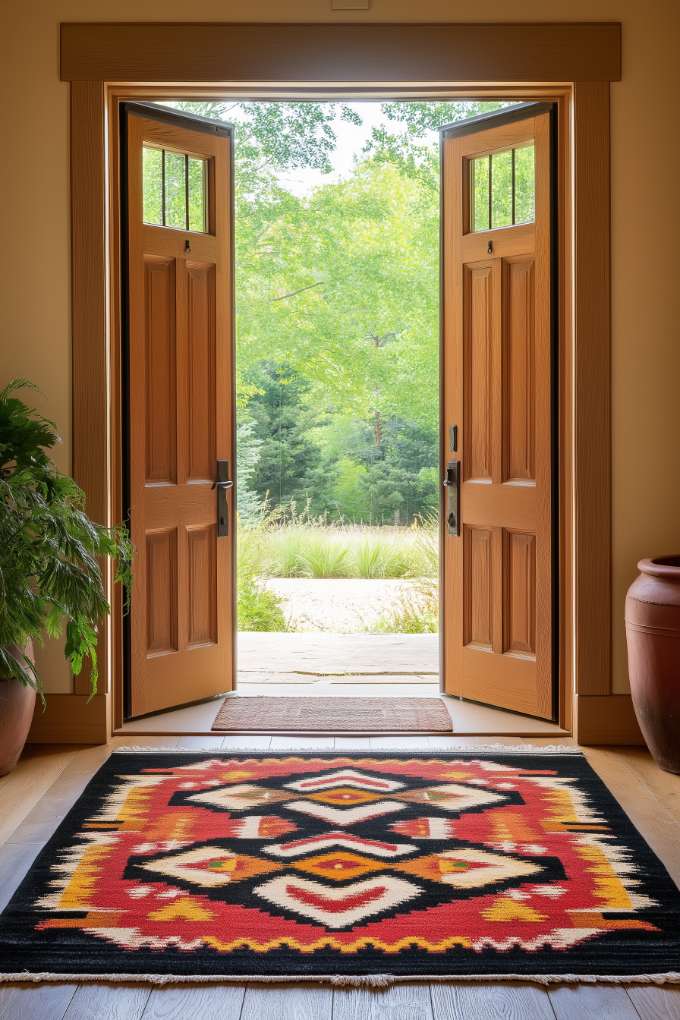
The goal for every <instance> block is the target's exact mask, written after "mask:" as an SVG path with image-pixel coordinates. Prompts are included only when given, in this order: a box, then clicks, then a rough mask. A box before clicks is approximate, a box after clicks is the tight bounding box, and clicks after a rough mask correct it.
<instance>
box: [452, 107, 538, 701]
mask: <svg viewBox="0 0 680 1020" xmlns="http://www.w3.org/2000/svg"><path fill="white" fill-rule="evenodd" d="M551 117H552V112H551V108H550V105H549V104H543V103H535V104H533V103H532V104H523V105H522V106H521V107H515V108H509V109H507V110H504V111H502V112H500V113H495V114H490V115H485V116H482V117H477V118H474V119H473V120H471V121H467V122H462V123H459V124H454V125H451V126H449V127H447V128H444V129H443V130H442V133H441V152H442V252H441V257H442V262H443V265H442V301H443V310H442V359H443V365H442V373H443V394H442V426H443V427H442V451H441V454H442V463H443V465H444V486H443V498H442V531H443V538H442V543H443V555H442V563H443V592H442V635H441V637H442V643H443V674H444V689H445V691H446V693H448V694H455V695H459V696H461V697H464V698H469V699H471V700H474V701H479V702H483V703H486V704H489V705H494V706H498V707H500V708H504V709H510V710H513V711H516V712H521V713H525V714H528V715H532V716H539V717H541V718H544V719H551V718H553V715H554V708H553V705H554V679H555V678H554V677H553V634H552V626H553V624H552V620H553V577H552V545H553V527H552V512H553V511H552V478H553V470H554V465H553V459H554V458H553V439H552V421H553V397H552V300H553V298H552V294H551V281H552V264H551V262H552V254H551V253H552V243H551V230H552V210H551V203H552V201H553V197H552V186H551V179H552V167H551V158H552V157H551V150H552V145H551Z"/></svg>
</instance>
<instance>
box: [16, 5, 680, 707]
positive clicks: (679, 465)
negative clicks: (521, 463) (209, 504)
mask: <svg viewBox="0 0 680 1020" xmlns="http://www.w3.org/2000/svg"><path fill="white" fill-rule="evenodd" d="M482 14H483V20H486V21H508V20H516V21H545V20H546V14H549V16H550V20H555V21H559V20H563V21H567V20H569V21H578V20H583V21H587V20H598V21H607V20H611V21H621V22H622V23H623V80H622V81H621V82H619V83H616V84H615V85H613V87H612V189H613V190H612V215H613V219H612V244H613V256H612V263H613V265H612V270H613V272H612V326H613V338H612V343H613V350H612V354H613V361H612V365H613V367H612V387H613V520H614V532H613V585H614V689H615V690H616V691H625V690H627V688H628V682H627V676H626V654H625V638H624V630H623V602H624V597H625V592H626V588H627V586H628V584H629V583H630V581H631V580H632V578H633V577H634V576H635V572H636V571H635V563H636V561H637V559H639V558H640V557H642V556H646V555H657V554H662V553H667V552H680V458H679V457H678V452H677V444H678V434H679V432H680V428H679V421H678V398H677V396H676V390H677V380H678V379H680V335H679V334H680V328H679V325H678V324H679V323H680V284H679V283H678V270H677V263H676V262H675V259H674V256H673V252H674V249H675V244H676V233H675V231H676V229H677V228H678V221H679V218H680V216H679V212H678V210H679V208H680V206H679V205H678V200H677V184H676V174H677V168H678V166H680V159H679V157H680V138H679V136H678V131H677V129H676V126H675V125H677V99H678V96H679V95H680V61H678V57H677V54H678V52H680V46H679V43H680V5H678V4H677V0H645V2H644V3H643V2H642V0H552V2H551V3H550V4H549V5H546V3H545V0H515V2H514V3H513V4H512V5H511V6H509V5H508V4H507V2H505V0H486V3H485V5H484V9H483V12H482ZM96 19H99V20H102V21H184V20H192V21H229V20H233V21H279V22H280V21H330V22H333V21H341V20H344V21H362V20H366V21H368V20H370V21H403V22H408V21H418V22H424V21H431V22H436V21H465V20H468V21H475V22H478V21H480V20H482V19H481V18H480V9H479V6H478V4H477V3H475V2H474V0H458V2H457V3H456V4H455V5H452V4H451V3H450V2H448V0H421V2H420V3H419V4H417V5H415V6H414V5H413V3H412V2H411V0H371V9H370V11H368V12H361V11H348V12H341V13H340V12H331V11H330V0H287V2H286V4H285V13H284V5H282V4H281V2H280V0H250V2H249V3H245V2H238V0H194V3H193V4H192V5H191V9H190V10H188V9H187V7H186V4H184V3H181V2H179V0H162V2H160V0H99V3H98V4H96V5H93V4H92V3H90V2H88V0H4V4H3V5H2V11H1V12H0V39H1V40H2V42H1V43H0V46H1V48H2V60H1V61H0V83H1V85H2V96H3V103H2V105H1V106H0V125H1V127H2V137H3V138H4V139H5V152H4V154H3V160H2V163H1V168H0V175H1V179H2V182H3V188H2V195H3V199H4V201H3V218H4V222H5V228H4V236H3V239H2V243H1V244H0V281H2V283H1V284H0V383H2V382H4V381H6V380H7V379H8V378H10V377H12V376H16V375H22V376H27V377H29V378H30V379H32V380H33V381H34V382H35V383H37V384H38V386H39V387H40V388H41V391H42V392H41V394H39V395H38V396H37V398H36V403H37V404H38V405H39V407H40V408H41V410H43V411H45V412H46V413H47V414H49V415H50V416H51V417H53V418H54V419H55V420H56V421H57V423H58V425H59V428H60V430H61V432H62V435H63V437H64V442H63V444H62V446H61V447H60V449H59V451H58V455H57V456H58V463H59V466H60V467H62V468H64V469H68V467H69V464H70V436H69V432H70V413H71V364H70V359H71V352H70V336H69V329H70V326H69V321H70V289H69V288H70V283H69V167H68V88H67V86H66V84H64V83H63V82H60V81H59V35H58V30H59V23H60V22H61V21H92V20H96ZM42 656H43V660H42V669H43V675H44V677H45V679H46V682H47V687H48V689H49V690H53V691H55V690H68V689H70V688H69V684H70V681H69V678H68V675H67V672H66V669H65V668H64V665H63V662H62V661H61V658H60V652H59V650H58V649H57V650H55V649H53V648H48V649H46V650H44V651H43V653H42Z"/></svg>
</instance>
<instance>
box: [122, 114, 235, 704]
mask: <svg viewBox="0 0 680 1020" xmlns="http://www.w3.org/2000/svg"><path fill="white" fill-rule="evenodd" d="M122 123H123V132H124V146H123V151H124V153H125V157H126V165H125V167H124V173H125V180H124V184H125V186H126V187H125V188H124V194H123V198H124V201H123V203H122V206H123V215H124V217H125V223H124V227H125V231H124V233H125V235H126V237H127V253H126V267H125V268H126V272H125V274H124V275H125V279H126V297H127V309H128V315H127V334H128V336H127V341H128V345H127V352H128V358H127V365H128V372H127V375H128V401H127V407H128V436H129V442H128V488H129V507H130V525H131V531H132V539H133V542H134V544H135V548H136V558H135V569H134V584H133V591H132V608H131V619H130V632H129V634H130V640H129V659H128V663H127V674H128V676H127V691H126V695H127V697H126V716H127V717H128V718H129V717H134V716H139V715H144V714H147V713H149V712H155V711H159V710H161V709H167V708H172V707H174V706H177V705H182V704H186V703H188V702H192V701H197V700H200V699H202V698H207V697H211V696H214V695H217V694H221V693H223V692H225V691H228V690H231V689H232V687H233V682H234V585H233V564H234V548H233V543H234V513H233V509H234V508H233V504H232V500H233V489H232V490H230V491H229V492H228V494H227V500H228V503H227V528H226V534H223V532H224V530H225V529H224V527H220V528H218V522H217V493H216V490H215V488H214V482H215V480H216V479H217V470H218V469H217V463H218V461H226V462H227V467H226V471H227V474H228V477H229V479H230V480H231V479H233V471H234V463H235V457H234V452H235V451H234V428H233V409H234V396H233V391H234V367H233V340H232V337H233V308H232V304H233V299H232V260H233V252H232V240H231V239H232V195H231V187H232V185H231V181H232V174H231V161H232V148H233V135H232V130H231V128H230V127H229V126H228V125H225V124H216V123H215V122H213V121H207V120H202V119H199V118H194V117H187V116H185V115H183V114H176V113H175V112H174V111H169V110H164V109H163V108H154V107H152V106H147V105H146V104H134V103H129V104H125V106H124V108H123V119H122ZM156 171H158V174H156ZM156 176H158V179H156Z"/></svg>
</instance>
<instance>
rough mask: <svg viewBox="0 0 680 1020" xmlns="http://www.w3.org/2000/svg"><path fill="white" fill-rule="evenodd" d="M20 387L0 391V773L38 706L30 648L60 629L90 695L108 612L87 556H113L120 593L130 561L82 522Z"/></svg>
mask: <svg viewBox="0 0 680 1020" xmlns="http://www.w3.org/2000/svg"><path fill="white" fill-rule="evenodd" d="M26 388H33V387H32V386H31V384H30V383H29V382H27V380H24V379H15V380H14V381H12V382H10V383H9V384H8V385H7V386H6V387H5V388H4V389H3V390H0V775H3V774H4V773H6V772H9V771H10V770H11V769H12V768H14V766H15V765H16V762H17V760H18V758H19V755H20V754H21V751H22V750H23V746H24V743H25V742H26V737H27V736H28V730H29V727H30V725H31V720H32V718H33V711H34V707H35V700H36V694H37V695H38V696H39V697H40V698H41V700H43V701H44V693H43V686H42V683H41V680H40V677H39V675H38V671H37V669H36V664H35V657H34V642H35V641H40V640H41V639H42V638H43V636H44V635H49V636H50V637H58V636H59V635H60V634H61V633H62V632H63V630H64V628H65V632H66V635H65V637H66V640H65V648H64V653H65V656H66V658H67V660H68V662H69V664H70V667H71V670H72V672H73V673H74V674H75V675H77V674H78V673H80V671H81V670H82V668H83V665H84V663H85V662H86V661H89V663H90V677H91V686H92V693H94V692H95V691H96V689H97V679H98V670H97V626H98V624H99V622H100V620H101V619H102V618H103V617H104V616H106V614H107V613H108V612H109V604H108V602H107V599H106V595H105V592H104V587H103V583H102V575H101V570H100V567H99V564H98V562H97V558H98V557H106V556H111V557H115V558H116V560H117V570H116V580H118V581H122V582H124V583H126V584H127V585H128V586H129V581H130V569H131V558H132V556H131V554H132V547H131V545H130V542H129V538H128V535H127V532H126V530H125V529H124V528H115V529H111V528H105V527H102V526H101V525H99V524H95V523H94V522H93V521H91V520H90V518H89V517H88V516H87V514H86V512H85V497H84V494H83V492H82V490H81V489H80V488H79V487H78V486H77V485H76V483H75V482H74V481H73V479H72V478H69V477H68V476H67V475H64V474H61V473H60V472H59V471H57V469H56V467H55V465H54V463H53V462H52V460H51V459H50V455H49V451H51V450H52V448H53V447H54V446H55V445H56V444H57V443H58V442H59V436H58V434H57V431H56V428H55V425H54V423H53V422H51V421H49V420H48V419H47V418H44V417H43V416H42V415H40V414H38V413H37V412H36V411H35V410H33V409H32V408H30V407H29V406H28V405H27V404H26V403H25V402H24V401H23V400H21V399H20V398H19V397H18V396H17V391H19V390H22V389H26Z"/></svg>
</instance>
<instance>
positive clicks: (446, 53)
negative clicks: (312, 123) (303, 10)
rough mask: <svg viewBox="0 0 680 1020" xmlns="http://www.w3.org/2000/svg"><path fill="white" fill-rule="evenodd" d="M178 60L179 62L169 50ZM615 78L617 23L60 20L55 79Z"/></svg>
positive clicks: (618, 53)
mask: <svg viewBox="0 0 680 1020" xmlns="http://www.w3.org/2000/svg"><path fill="white" fill-rule="evenodd" d="M179 54H181V60H180V62H179V64H178V55H179ZM180 67H181V78H182V80H183V81H186V82H206V81H207V82H244V83H247V84H250V85H253V84H256V83H259V82H296V81H306V82H324V81H334V82H336V83H338V82H345V83H348V82H351V83H354V82H366V83H369V82H370V83H380V84H384V83H385V82H388V81H391V82H394V81H400V82H409V83H416V82H427V83H432V84H434V83H441V82H451V81H455V82H461V83H465V84H468V83H471V82H495V81H503V82H541V81H543V82H545V81H551V82H571V81H607V82H608V81H618V80H619V78H620V77H621V25H620V24H618V23H616V22H604V21H600V22H597V21H594V22H562V23H559V22H554V23H548V22H546V23H531V22H506V23H486V24H473V23H458V24H456V23H450V22H449V23H429V24H418V23H411V24H405V23H399V24H395V23H389V22H368V23H366V22H362V23H356V22H354V23H352V22H339V21H337V20H335V21H333V22H325V23H316V24H305V23H290V22H288V23H284V24H265V23H262V22H261V23H255V24H253V23H247V22H232V23H228V24H226V23H222V24H220V23H217V22H212V23H204V24H196V23H193V24H192V23H190V22H185V23H181V24H177V23H175V24H162V23H149V22H147V23H145V22H134V23H127V24H126V23H116V24H112V23H108V24H107V23H87V22H81V23H78V22H67V23H62V25H61V77H62V79H63V80H64V81H91V80H93V79H95V78H100V79H104V80H105V81H117V82H167V81H170V82H174V81H176V80H177V78H178V70H179V68H180Z"/></svg>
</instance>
